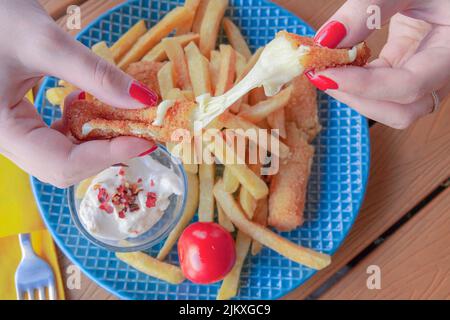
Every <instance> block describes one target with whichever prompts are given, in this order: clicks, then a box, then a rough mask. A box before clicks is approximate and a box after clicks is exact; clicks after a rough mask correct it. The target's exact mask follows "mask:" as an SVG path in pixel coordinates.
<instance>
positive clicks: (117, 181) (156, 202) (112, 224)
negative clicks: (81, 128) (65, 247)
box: [79, 157, 183, 240]
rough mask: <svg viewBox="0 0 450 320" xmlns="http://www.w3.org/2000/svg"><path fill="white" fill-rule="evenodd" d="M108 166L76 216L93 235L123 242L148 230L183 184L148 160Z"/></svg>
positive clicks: (93, 183) (146, 158)
mask: <svg viewBox="0 0 450 320" xmlns="http://www.w3.org/2000/svg"><path fill="white" fill-rule="evenodd" d="M126 165H128V167H125V166H123V167H111V168H108V169H106V170H105V171H103V172H101V173H100V174H98V175H97V176H96V177H95V178H94V180H93V181H92V183H91V185H90V186H89V188H88V190H87V192H86V194H85V196H84V198H83V200H82V201H81V204H80V209H79V217H80V219H81V221H82V223H83V225H84V226H85V227H86V229H87V230H88V231H89V232H90V233H91V234H92V235H94V236H97V237H100V238H104V239H109V240H123V239H126V238H130V237H137V236H139V235H141V234H142V233H144V232H146V231H148V230H149V229H150V228H151V227H152V226H154V225H155V224H156V223H157V222H158V221H159V220H160V219H161V217H162V216H163V215H164V212H165V210H166V209H167V208H168V206H169V204H170V200H169V197H170V196H171V195H172V194H175V195H181V194H182V192H183V181H182V179H181V178H180V177H178V176H177V175H176V174H175V172H174V171H173V170H172V169H169V168H167V167H165V166H163V165H162V164H160V163H159V162H157V161H155V160H154V159H152V158H151V157H141V158H136V159H133V160H130V161H128V162H127V163H126Z"/></svg>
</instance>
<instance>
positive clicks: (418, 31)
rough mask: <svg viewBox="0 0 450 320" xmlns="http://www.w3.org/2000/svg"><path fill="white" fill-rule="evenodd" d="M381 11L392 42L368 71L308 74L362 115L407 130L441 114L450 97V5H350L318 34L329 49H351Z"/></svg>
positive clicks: (399, 1)
mask: <svg viewBox="0 0 450 320" xmlns="http://www.w3.org/2000/svg"><path fill="white" fill-rule="evenodd" d="M371 5H376V6H378V7H379V8H380V13H381V22H382V24H383V23H386V22H388V21H389V20H390V28H389V38H388V41H387V43H386V44H385V46H384V47H383V50H382V51H381V53H380V55H379V57H378V58H377V59H375V60H374V61H372V62H371V63H369V64H368V65H367V66H366V67H353V66H350V67H345V68H335V69H326V70H323V71H320V72H315V73H314V72H310V73H307V76H308V78H309V79H310V81H311V82H312V83H313V84H314V85H316V87H318V88H319V89H321V90H325V91H326V92H327V93H328V94H329V95H331V96H332V97H334V98H336V99H338V100H339V101H342V102H344V103H346V104H348V105H349V106H350V107H352V108H354V109H355V110H357V111H358V112H360V113H361V114H363V115H365V116H367V117H368V118H371V119H373V120H376V121H379V122H381V123H384V124H386V125H388V126H391V127H394V128H399V129H403V128H406V127H408V126H409V125H410V124H411V123H413V122H414V121H415V120H416V119H418V118H420V117H422V116H425V115H427V114H429V113H430V112H433V111H434V110H435V108H436V106H435V101H434V99H433V97H432V92H436V94H437V96H438V97H439V98H440V99H441V100H442V99H444V98H445V97H446V96H447V95H448V93H449V92H450V1H449V0H428V1H423V0H348V1H347V2H346V3H345V4H344V5H343V6H342V7H341V8H340V9H339V10H338V11H337V12H336V13H335V14H334V15H333V16H332V17H331V18H330V19H329V20H328V21H327V22H326V23H325V24H324V26H323V27H322V28H321V29H320V30H319V31H318V32H317V34H316V37H315V40H316V42H317V43H319V44H321V45H323V46H326V47H332V48H334V47H352V46H354V45H356V44H357V43H359V42H361V41H364V40H365V39H366V38H367V37H368V36H369V34H370V33H371V32H372V31H373V30H370V29H369V28H368V27H367V19H368V17H369V15H370V14H371V13H369V12H368V11H369V10H368V8H369V6H371Z"/></svg>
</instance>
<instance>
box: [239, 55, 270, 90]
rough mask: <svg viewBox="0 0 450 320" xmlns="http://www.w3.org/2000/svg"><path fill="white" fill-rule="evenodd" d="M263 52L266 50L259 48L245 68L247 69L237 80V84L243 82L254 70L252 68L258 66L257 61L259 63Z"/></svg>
mask: <svg viewBox="0 0 450 320" xmlns="http://www.w3.org/2000/svg"><path fill="white" fill-rule="evenodd" d="M263 50H264V47H261V48H258V50H256V52H255V53H254V54H253V55H252V57H251V58H250V60H248V62H247V65H246V66H245V69H244V71H243V72H242V74H241V75H240V77H238V78H237V79H236V83H237V82H239V81H241V80H242V79H243V78H244V77H245V76H246V75H247V74H248V73H249V72H250V70H252V68H253V67H254V66H255V64H256V61H258V59H259V57H260V56H261V53H262V52H263Z"/></svg>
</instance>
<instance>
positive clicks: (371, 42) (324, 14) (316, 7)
mask: <svg viewBox="0 0 450 320" xmlns="http://www.w3.org/2000/svg"><path fill="white" fill-rule="evenodd" d="M272 1H273V2H275V3H276V4H278V5H280V6H282V7H284V8H286V9H287V10H289V11H290V12H292V13H293V14H295V15H296V16H298V17H300V18H301V19H302V20H304V21H306V22H307V23H308V24H309V25H311V26H312V27H313V28H314V29H316V30H317V29H319V28H320V27H321V26H322V24H323V23H324V22H325V21H327V20H328V18H330V17H331V16H332V15H333V14H334V13H335V12H336V11H337V10H338V9H339V8H340V7H341V6H342V5H343V4H344V2H345V0H334V1H329V0H311V1H301V2H300V1H298V0H272ZM388 27H389V26H388V25H386V26H383V27H382V28H381V30H376V31H375V32H374V33H372V34H371V35H370V36H369V37H368V38H367V39H366V42H367V44H368V46H369V48H370V50H371V51H372V59H373V58H374V57H378V54H379V53H380V51H381V48H382V47H383V44H384V43H386V40H387V35H388V29H389V28H388Z"/></svg>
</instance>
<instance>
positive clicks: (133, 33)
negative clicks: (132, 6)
mask: <svg viewBox="0 0 450 320" xmlns="http://www.w3.org/2000/svg"><path fill="white" fill-rule="evenodd" d="M146 32H147V27H146V25H145V21H144V20H141V21H139V22H138V23H136V24H135V25H134V26H132V27H131V28H130V30H128V31H127V32H126V33H125V34H124V35H123V36H121V37H120V38H119V40H117V41H116V42H115V43H114V44H113V45H112V46H111V52H112V55H113V57H114V61H116V62H119V60H120V58H122V57H123V56H124V54H125V53H127V52H128V50H130V49H131V47H133V45H134V44H135V43H136V41H138V39H139V38H140V37H141V36H143V35H144V34H145V33H146Z"/></svg>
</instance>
